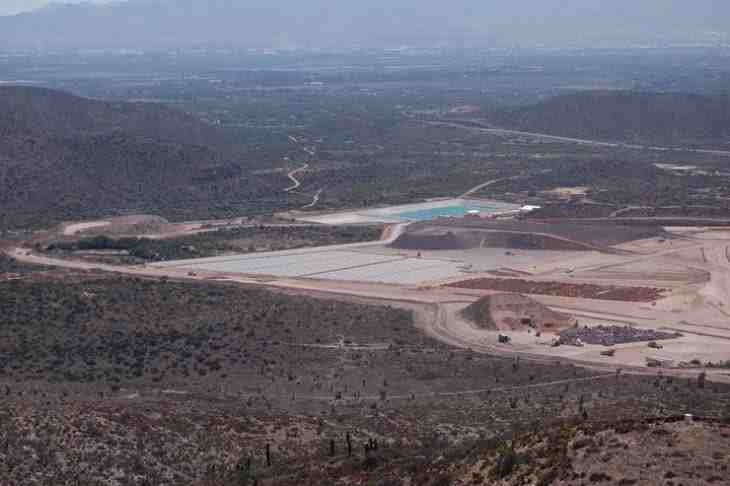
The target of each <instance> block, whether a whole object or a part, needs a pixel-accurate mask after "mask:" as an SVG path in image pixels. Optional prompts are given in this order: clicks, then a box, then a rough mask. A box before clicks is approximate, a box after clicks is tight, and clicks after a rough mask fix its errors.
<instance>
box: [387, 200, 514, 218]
mask: <svg viewBox="0 0 730 486" xmlns="http://www.w3.org/2000/svg"><path fill="white" fill-rule="evenodd" d="M513 208H514V207H513V206H512V205H510V204H499V203H495V204H488V203H477V202H466V203H465V202H458V203H454V204H452V205H448V206H440V207H432V208H423V209H416V210H410V211H403V212H400V213H396V214H394V215H393V216H395V217H396V218H399V219H405V220H409V221H427V220H429V219H436V218H443V217H457V218H458V217H462V216H464V215H466V214H467V213H468V212H469V211H479V213H480V214H492V213H499V212H504V211H509V210H511V209H513Z"/></svg>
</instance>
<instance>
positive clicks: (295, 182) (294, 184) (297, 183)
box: [284, 164, 309, 192]
mask: <svg viewBox="0 0 730 486" xmlns="http://www.w3.org/2000/svg"><path fill="white" fill-rule="evenodd" d="M307 169H309V164H304V165H303V166H301V167H299V168H298V169H294V170H293V171H291V172H289V173H288V174H287V175H286V176H287V177H288V178H289V179H291V181H292V185H291V186H289V187H287V188H286V189H284V192H291V191H293V190H294V189H298V188H299V187H300V186H301V185H302V183H301V182H300V181H299V179H297V178H296V177H295V176H296V175H297V174H299V173H300V172H304V171H305V170H307Z"/></svg>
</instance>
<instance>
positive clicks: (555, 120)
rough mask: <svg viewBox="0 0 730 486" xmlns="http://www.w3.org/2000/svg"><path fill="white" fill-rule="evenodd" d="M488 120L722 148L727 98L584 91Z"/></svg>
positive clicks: (727, 133) (728, 126)
mask: <svg viewBox="0 0 730 486" xmlns="http://www.w3.org/2000/svg"><path fill="white" fill-rule="evenodd" d="M490 121H491V122H492V123H493V124H495V125H498V126H500V127H503V128H512V129H516V130H522V131H528V132H538V133H546V134H550V135H558V136H565V137H575V138H584V139H589V140H600V141H620V142H628V143H639V144H644V143H649V144H659V145H665V146H674V147H677V146H682V147H687V146H690V145H695V144H697V145H700V146H704V147H708V146H716V147H722V148H724V149H727V146H728V144H729V143H730V98H728V97H723V96H700V95H695V94H682V93H638V92H632V91H588V92H583V93H575V94H568V95H562V96H556V97H554V98H550V99H548V100H546V101H543V102H541V103H538V104H535V105H532V106H526V107H520V108H515V109H509V110H501V111H498V112H496V113H492V114H491V116H490Z"/></svg>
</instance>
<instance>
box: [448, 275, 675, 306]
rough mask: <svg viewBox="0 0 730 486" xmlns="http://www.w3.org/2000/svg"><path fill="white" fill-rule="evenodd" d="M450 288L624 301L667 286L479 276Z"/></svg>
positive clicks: (647, 297) (655, 295)
mask: <svg viewBox="0 0 730 486" xmlns="http://www.w3.org/2000/svg"><path fill="white" fill-rule="evenodd" d="M449 287H458V288H462V289H478V290H497V291H500V292H517V293H524V294H532V295H552V296H556V297H575V298H583V299H598V300H615V301H621V302H653V301H655V300H657V299H659V298H660V297H661V296H662V292H663V289H657V288H653V287H618V286H612V285H594V284H573V283H565V282H543V281H530V280H522V279H514V278H476V279H471V280H464V281H462V282H456V283H451V284H449Z"/></svg>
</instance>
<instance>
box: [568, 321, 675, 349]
mask: <svg viewBox="0 0 730 486" xmlns="http://www.w3.org/2000/svg"><path fill="white" fill-rule="evenodd" d="M678 337H682V335H681V334H679V333H676V332H662V331H656V330H654V329H641V328H636V327H631V326H603V325H601V326H594V327H589V326H583V327H573V328H570V329H564V330H563V331H561V332H560V344H564V345H569V346H577V345H579V343H583V344H602V345H604V346H613V345H615V344H624V343H638V342H645V341H660V340H665V339H675V338H678Z"/></svg>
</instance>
